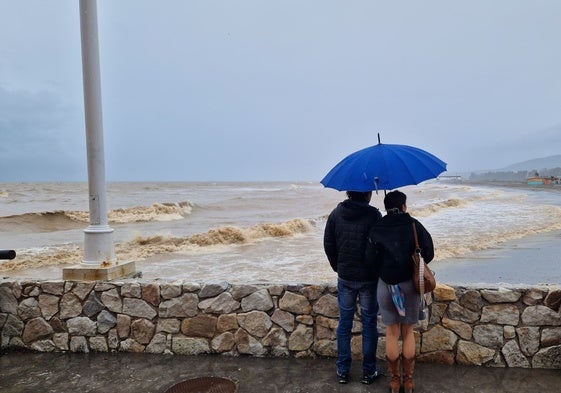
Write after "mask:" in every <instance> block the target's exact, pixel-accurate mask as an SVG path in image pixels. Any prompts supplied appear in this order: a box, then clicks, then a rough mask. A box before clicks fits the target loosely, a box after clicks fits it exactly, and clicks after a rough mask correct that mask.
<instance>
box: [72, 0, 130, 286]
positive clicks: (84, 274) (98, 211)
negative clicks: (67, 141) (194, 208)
mask: <svg viewBox="0 0 561 393" xmlns="http://www.w3.org/2000/svg"><path fill="white" fill-rule="evenodd" d="M80 31H81V38H82V75H83V81H84V110H85V117H86V144H87V152H88V189H89V208H90V225H89V226H88V227H87V228H86V229H84V258H83V260H82V263H81V265H80V266H78V267H74V268H68V269H64V270H63V277H64V278H65V279H82V280H99V279H111V278H116V277H120V276H124V275H128V274H131V273H134V269H135V266H134V262H130V263H127V264H122V265H120V266H119V264H118V263H117V261H116V258H115V247H114V244H113V229H112V228H111V227H110V226H109V225H108V220H107V202H106V190H105V157H104V151H103V121H102V115H101V113H102V111H101V78H100V66H99V44H98V33H97V4H96V0H80Z"/></svg>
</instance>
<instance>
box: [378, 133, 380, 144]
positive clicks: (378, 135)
mask: <svg viewBox="0 0 561 393" xmlns="http://www.w3.org/2000/svg"><path fill="white" fill-rule="evenodd" d="M378 144H380V133H378Z"/></svg>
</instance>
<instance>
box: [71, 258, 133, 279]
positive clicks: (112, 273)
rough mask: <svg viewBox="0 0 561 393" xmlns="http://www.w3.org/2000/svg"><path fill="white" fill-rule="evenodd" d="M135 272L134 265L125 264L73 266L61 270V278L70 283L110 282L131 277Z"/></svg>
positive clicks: (131, 263)
mask: <svg viewBox="0 0 561 393" xmlns="http://www.w3.org/2000/svg"><path fill="white" fill-rule="evenodd" d="M135 274H138V273H137V272H136V263H135V262H134V261H132V262H125V263H122V264H111V265H109V266H88V265H83V264H82V265H75V266H71V267H67V268H63V269H62V278H63V279H64V280H70V281H111V280H114V279H117V278H124V277H131V276H134V275H135Z"/></svg>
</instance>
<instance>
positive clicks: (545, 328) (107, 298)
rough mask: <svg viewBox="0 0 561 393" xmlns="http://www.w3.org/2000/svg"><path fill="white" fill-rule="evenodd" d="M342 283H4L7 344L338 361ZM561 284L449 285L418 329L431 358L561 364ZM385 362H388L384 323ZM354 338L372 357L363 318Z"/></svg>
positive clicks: (1, 311) (425, 355)
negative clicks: (363, 336) (366, 346)
mask: <svg viewBox="0 0 561 393" xmlns="http://www.w3.org/2000/svg"><path fill="white" fill-rule="evenodd" d="M336 292H337V288H336V286H335V285H273V284H259V285H230V284H228V283H225V282H223V283H213V284H196V283H186V282H143V281H133V280H130V281H129V280H124V281H121V282H92V283H88V282H72V281H14V280H9V279H4V280H1V281H0V328H1V348H2V350H13V349H29V350H35V351H42V352H50V351H56V352H66V351H69V352H90V351H96V352H107V351H127V352H147V353H164V354H189V355H196V354H202V353H215V354H222V355H230V356H237V355H246V354H247V355H252V356H292V357H314V356H328V357H335V356H336V341H335V330H336V327H337V317H338V308H337V293H336ZM560 304H561V289H560V288H559V287H555V286H539V287H516V286H509V287H498V286H497V287H486V288H481V287H480V288H476V287H467V286H466V287H463V286H462V287H455V288H452V287H449V286H446V285H439V286H438V287H437V289H436V290H435V291H434V293H433V294H432V295H431V298H430V299H429V309H430V316H429V318H428V319H427V320H425V321H422V322H421V323H420V325H419V326H417V328H416V333H415V334H416V341H417V353H418V359H419V361H427V362H440V363H445V364H455V363H457V364H464V365H482V366H498V367H535V368H561V314H560V309H559V308H560ZM379 330H380V333H381V336H380V341H379V353H378V355H379V357H380V358H382V359H383V358H384V357H385V355H384V347H385V338H384V337H383V332H384V327H383V326H382V324H381V323H380V324H379ZM353 331H354V333H355V334H354V337H353V340H352V347H353V352H354V353H355V354H356V356H357V357H360V347H361V337H360V331H361V324H360V318H359V316H357V318H356V320H355V324H354V328H353Z"/></svg>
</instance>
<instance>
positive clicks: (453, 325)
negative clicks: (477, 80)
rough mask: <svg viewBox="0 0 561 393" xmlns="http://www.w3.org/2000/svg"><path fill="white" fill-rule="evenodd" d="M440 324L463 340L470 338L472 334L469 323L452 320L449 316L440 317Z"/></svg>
mask: <svg viewBox="0 0 561 393" xmlns="http://www.w3.org/2000/svg"><path fill="white" fill-rule="evenodd" d="M442 326H444V327H445V328H447V329H450V330H452V331H453V332H454V333H456V334H457V335H458V336H460V337H461V338H462V339H464V340H471V338H472V336H473V328H472V327H471V325H470V324H467V323H465V322H461V321H454V320H452V319H449V318H443V319H442Z"/></svg>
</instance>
